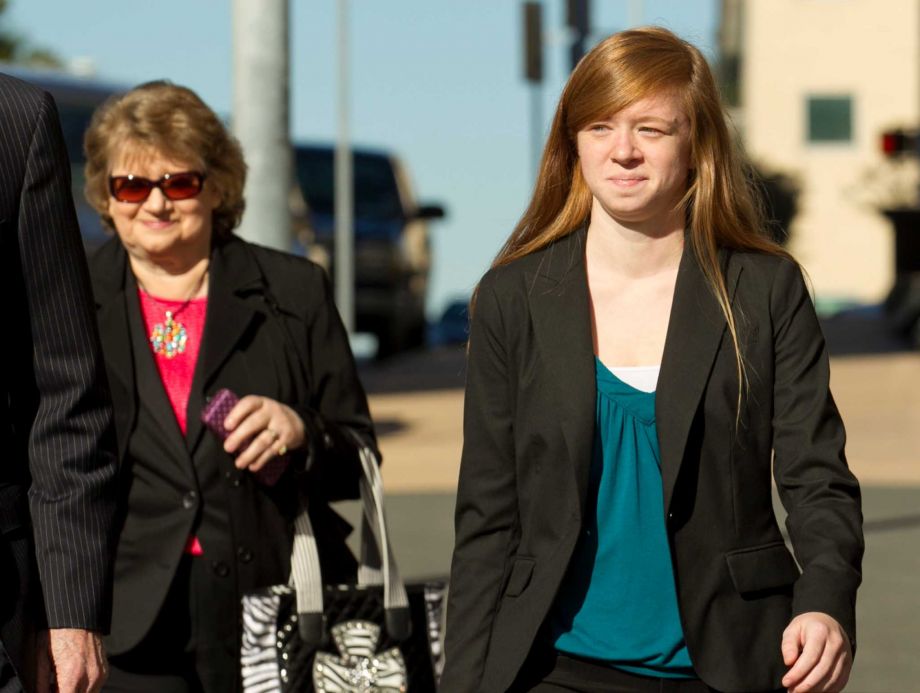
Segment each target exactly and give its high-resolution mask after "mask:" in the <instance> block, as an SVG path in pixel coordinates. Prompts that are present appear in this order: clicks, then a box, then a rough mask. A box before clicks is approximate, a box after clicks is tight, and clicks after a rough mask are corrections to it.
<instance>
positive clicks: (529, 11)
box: [524, 2, 543, 84]
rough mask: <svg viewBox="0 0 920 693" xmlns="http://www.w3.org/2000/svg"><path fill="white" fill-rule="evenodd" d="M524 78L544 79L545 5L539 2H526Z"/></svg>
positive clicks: (532, 80) (534, 81)
mask: <svg viewBox="0 0 920 693" xmlns="http://www.w3.org/2000/svg"><path fill="white" fill-rule="evenodd" d="M524 78H525V79H526V80H527V81H528V82H533V83H535V84H538V83H540V82H542V81H543V7H542V6H541V5H540V3H539V2H525V3H524Z"/></svg>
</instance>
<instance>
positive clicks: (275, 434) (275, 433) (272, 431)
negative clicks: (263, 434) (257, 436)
mask: <svg viewBox="0 0 920 693" xmlns="http://www.w3.org/2000/svg"><path fill="white" fill-rule="evenodd" d="M265 430H266V431H268V434H269V435H270V436H271V437H272V442H274V441H276V440H278V438H279V437H280V436H279V435H278V431H276V430H275V429H273V428H269V427H268V426H266V427H265Z"/></svg>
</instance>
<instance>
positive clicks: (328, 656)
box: [240, 436, 447, 693]
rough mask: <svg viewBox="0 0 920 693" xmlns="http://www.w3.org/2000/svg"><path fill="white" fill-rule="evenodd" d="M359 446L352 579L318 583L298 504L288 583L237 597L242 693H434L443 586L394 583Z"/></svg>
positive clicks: (368, 453)
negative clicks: (357, 550)
mask: <svg viewBox="0 0 920 693" xmlns="http://www.w3.org/2000/svg"><path fill="white" fill-rule="evenodd" d="M356 438H357V436H356ZM359 445H360V446H361V467H362V471H363V477H362V479H361V502H362V505H363V508H364V516H363V520H362V531H361V559H360V564H359V569H358V584H357V585H322V579H321V576H320V566H319V554H318V552H317V548H316V539H315V537H314V535H313V529H312V526H311V525H310V518H309V516H308V514H307V510H306V507H304V508H302V509H301V512H300V515H299V516H298V518H297V520H296V522H295V527H294V549H293V554H292V557H291V584H289V585H276V586H273V587H270V588H268V589H265V590H260V591H259V592H254V593H251V594H247V595H245V596H244V597H243V603H242V608H243V612H242V615H243V641H242V651H241V659H240V662H241V668H242V678H243V690H244V692H245V693H269V692H271V693H275V692H277V693H293V692H295V691H296V692H297V693H299V692H301V691H317V692H319V693H327V692H328V693H332V692H336V693H338V692H342V693H344V692H351V691H355V692H357V691H361V692H362V693H367V692H369V691H380V692H381V693H397V692H402V691H410V692H411V693H427V692H428V691H435V690H437V680H438V675H439V673H440V668H441V665H442V663H443V651H442V643H443V622H444V618H443V614H444V606H445V603H446V602H445V599H446V590H447V587H446V584H445V583H443V582H430V583H424V584H417V585H409V586H406V585H405V584H404V583H403V581H402V579H401V578H400V576H399V571H398V570H397V568H396V563H395V561H394V560H393V551H392V547H391V546H390V542H389V538H388V536H387V529H386V519H385V516H384V510H383V481H382V479H381V476H380V470H379V467H378V464H377V460H376V458H375V456H374V453H373V451H372V450H371V449H370V448H368V447H367V446H366V445H364V444H363V442H361V441H360V440H359Z"/></svg>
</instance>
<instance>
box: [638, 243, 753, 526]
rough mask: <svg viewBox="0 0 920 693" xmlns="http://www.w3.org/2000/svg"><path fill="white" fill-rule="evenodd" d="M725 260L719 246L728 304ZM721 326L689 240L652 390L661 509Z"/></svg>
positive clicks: (737, 269)
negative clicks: (653, 395) (661, 492)
mask: <svg viewBox="0 0 920 693" xmlns="http://www.w3.org/2000/svg"><path fill="white" fill-rule="evenodd" d="M729 260H730V252H729V251H726V250H724V249H723V250H722V251H720V265H721V268H722V276H723V277H725V284H726V288H727V289H728V297H729V303H730V304H731V302H732V301H733V300H734V296H735V289H736V287H737V285H738V278H739V276H740V274H741V265H740V263H737V262H735V263H732V262H729ZM726 327H727V322H726V320H725V315H724V314H723V313H722V308H721V306H720V305H719V302H718V300H717V299H716V296H715V294H714V293H713V291H712V289H711V288H710V286H709V283H708V282H707V280H706V276H705V275H704V274H703V269H702V268H701V267H700V265H699V262H698V261H697V259H696V256H695V254H694V253H693V251H692V249H691V248H690V244H689V242H688V243H687V244H686V245H685V246H684V254H683V256H682V257H681V262H680V267H679V269H678V272H677V284H676V286H675V287H674V302H673V303H672V305H671V317H670V320H669V322H668V332H667V336H666V337H665V344H664V355H663V356H662V359H661V370H660V372H659V375H658V390H657V392H656V395H655V420H656V421H657V428H658V443H659V447H660V455H661V476H662V483H663V486H664V507H665V509H668V508H669V507H670V504H671V498H672V496H673V493H674V486H675V483H676V481H677V476H678V473H679V472H680V465H681V462H682V460H683V458H684V451H685V449H686V446H687V440H688V437H689V435H690V427H691V424H692V423H693V419H694V417H695V416H696V412H697V409H698V407H699V403H700V399H701V397H702V395H703V391H704V390H705V387H706V383H707V381H708V380H709V375H710V373H711V371H712V367H713V363H714V362H715V357H716V354H717V353H718V350H719V345H720V343H721V341H722V336H723V333H724V332H725V330H726Z"/></svg>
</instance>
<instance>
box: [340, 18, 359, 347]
mask: <svg viewBox="0 0 920 693" xmlns="http://www.w3.org/2000/svg"><path fill="white" fill-rule="evenodd" d="M338 34H339V36H338V90H337V91H338V121H339V122H338V133H337V134H338V136H337V137H336V143H335V300H336V304H337V305H338V308H339V314H340V315H341V316H342V322H343V323H345V329H346V330H348V333H349V334H352V333H353V332H354V329H355V305H354V304H355V298H354V294H355V280H354V273H355V263H354V259H353V258H354V179H353V176H352V155H351V144H350V141H349V131H348V120H349V119H348V116H349V105H350V104H349V98H348V96H349V70H348V0H338Z"/></svg>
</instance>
